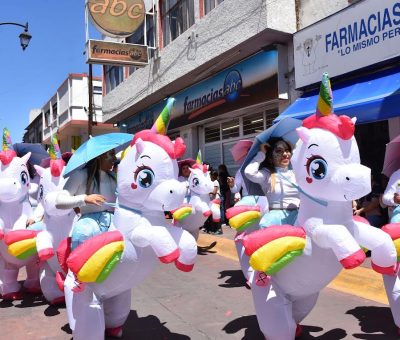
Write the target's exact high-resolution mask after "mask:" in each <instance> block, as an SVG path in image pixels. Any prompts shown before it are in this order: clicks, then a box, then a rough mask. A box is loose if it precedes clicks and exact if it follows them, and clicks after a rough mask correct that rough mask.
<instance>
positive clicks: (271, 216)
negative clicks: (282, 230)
mask: <svg viewBox="0 0 400 340" xmlns="http://www.w3.org/2000/svg"><path fill="white" fill-rule="evenodd" d="M297 213H298V210H297V209H295V210H284V209H282V210H280V209H277V210H270V211H269V212H267V213H266V214H265V215H264V216H263V217H262V218H261V221H260V229H262V228H266V227H269V226H271V225H283V224H289V225H294V223H295V222H296V219H297Z"/></svg>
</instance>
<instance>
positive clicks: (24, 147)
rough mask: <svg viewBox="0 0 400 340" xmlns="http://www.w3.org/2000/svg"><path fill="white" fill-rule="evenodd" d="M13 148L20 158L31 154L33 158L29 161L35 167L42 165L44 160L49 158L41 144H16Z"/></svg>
mask: <svg viewBox="0 0 400 340" xmlns="http://www.w3.org/2000/svg"><path fill="white" fill-rule="evenodd" d="M13 147H14V150H15V152H16V153H17V155H18V157H22V156H24V155H26V154H27V153H28V152H30V153H31V157H29V161H30V162H31V163H32V164H35V165H40V163H41V162H42V160H43V159H45V158H48V157H49V154H48V153H47V151H46V149H45V148H44V146H43V145H42V144H39V143H15V144H14V145H13Z"/></svg>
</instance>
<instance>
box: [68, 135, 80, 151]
mask: <svg viewBox="0 0 400 340" xmlns="http://www.w3.org/2000/svg"><path fill="white" fill-rule="evenodd" d="M81 144H82V137H81V136H71V150H72V152H74V151H75V150H76V149H78V148H79V147H80V146H81Z"/></svg>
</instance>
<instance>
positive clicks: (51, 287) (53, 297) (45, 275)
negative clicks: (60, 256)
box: [40, 262, 64, 304]
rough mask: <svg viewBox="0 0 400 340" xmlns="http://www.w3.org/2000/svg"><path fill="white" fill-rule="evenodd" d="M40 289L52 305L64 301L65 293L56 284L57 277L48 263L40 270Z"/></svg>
mask: <svg viewBox="0 0 400 340" xmlns="http://www.w3.org/2000/svg"><path fill="white" fill-rule="evenodd" d="M40 287H41V289H42V292H43V295H44V297H45V299H46V300H47V301H48V302H49V303H50V304H58V303H61V302H63V301H64V293H63V292H62V291H61V290H60V288H59V287H58V285H57V282H56V275H55V273H54V271H53V270H52V269H51V268H50V265H49V264H48V263H47V262H44V263H43V264H42V265H41V268H40Z"/></svg>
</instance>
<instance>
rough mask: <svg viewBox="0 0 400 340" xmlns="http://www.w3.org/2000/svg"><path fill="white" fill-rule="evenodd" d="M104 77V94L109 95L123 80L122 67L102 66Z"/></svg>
mask: <svg viewBox="0 0 400 340" xmlns="http://www.w3.org/2000/svg"><path fill="white" fill-rule="evenodd" d="M104 76H105V83H106V93H109V92H111V91H112V90H113V89H115V88H116V87H117V86H118V85H119V84H120V83H122V81H123V80H124V77H123V67H122V66H109V65H104Z"/></svg>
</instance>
